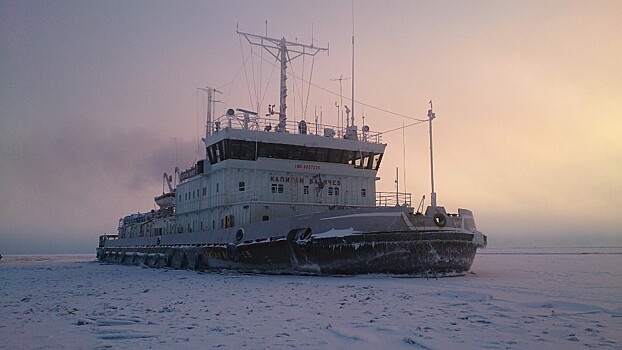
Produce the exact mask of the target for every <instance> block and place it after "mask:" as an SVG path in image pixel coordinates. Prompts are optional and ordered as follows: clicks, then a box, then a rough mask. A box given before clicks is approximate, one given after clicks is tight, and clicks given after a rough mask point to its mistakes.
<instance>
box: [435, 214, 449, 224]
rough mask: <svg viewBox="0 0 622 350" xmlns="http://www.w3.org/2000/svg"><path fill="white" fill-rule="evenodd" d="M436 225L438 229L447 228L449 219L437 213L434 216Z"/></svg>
mask: <svg viewBox="0 0 622 350" xmlns="http://www.w3.org/2000/svg"><path fill="white" fill-rule="evenodd" d="M434 223H435V224H436V226H438V227H445V225H447V218H446V217H445V215H443V214H441V213H436V214H434Z"/></svg>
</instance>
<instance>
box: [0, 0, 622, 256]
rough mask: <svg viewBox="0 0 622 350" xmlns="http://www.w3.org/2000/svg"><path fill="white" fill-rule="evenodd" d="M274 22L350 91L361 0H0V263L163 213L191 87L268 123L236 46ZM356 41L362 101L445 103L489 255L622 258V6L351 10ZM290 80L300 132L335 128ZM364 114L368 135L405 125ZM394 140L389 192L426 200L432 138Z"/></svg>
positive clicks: (323, 106) (324, 80)
mask: <svg viewBox="0 0 622 350" xmlns="http://www.w3.org/2000/svg"><path fill="white" fill-rule="evenodd" d="M266 21H267V22H268V24H267V27H268V34H269V36H272V37H281V36H285V37H286V38H287V39H289V40H292V41H293V40H298V41H299V42H301V43H309V42H310V41H311V38H312V37H313V40H314V45H317V46H329V47H330V52H329V54H326V53H320V54H318V55H317V56H316V58H315V61H314V62H313V83H314V84H316V85H318V86H320V87H322V88H324V89H328V90H330V91H333V92H335V93H337V94H338V92H339V85H338V82H336V81H334V80H331V79H334V78H336V77H339V76H340V75H342V74H343V76H344V77H346V78H350V77H351V50H352V48H351V35H352V4H351V2H350V1H231V2H228V1H181V2H173V3H171V2H159V1H132V2H126V1H106V2H75V1H54V2H39V1H3V2H1V3H0V77H2V78H1V80H0V192H1V193H2V198H3V200H2V202H0V253H8V254H10V253H41V252H67V253H72V252H90V251H94V248H95V245H96V244H97V236H98V235H99V234H102V233H104V232H108V233H111V232H114V231H115V229H116V222H117V220H118V218H119V217H121V216H124V215H126V214H128V213H131V212H136V211H145V210H148V209H151V208H152V207H153V203H152V198H153V196H154V195H157V194H159V193H161V191H162V189H161V185H162V184H161V174H162V173H163V172H164V171H168V172H170V171H171V170H172V168H173V167H174V166H175V165H176V164H179V166H180V168H186V167H189V166H190V165H191V164H192V162H193V160H195V159H196V157H197V144H198V143H197V139H198V138H200V137H201V136H202V135H200V134H199V133H198V131H197V130H201V131H200V132H202V130H203V121H202V117H201V116H200V115H199V114H201V113H202V103H203V100H202V99H203V97H202V95H197V88H198V87H204V86H213V87H217V88H221V90H222V91H223V92H224V94H223V95H222V96H221V101H223V103H222V104H219V105H218V108H220V109H221V111H220V112H222V111H224V110H225V109H226V108H229V107H240V108H248V109H256V103H254V102H251V100H250V98H249V85H250V89H253V80H252V77H253V74H252V72H253V68H254V71H255V73H256V74H255V78H256V80H255V85H261V87H262V88H261V89H260V91H264V90H265V89H266V85H268V87H267V90H266V91H268V92H267V93H266V97H265V98H264V100H263V102H262V103H261V104H260V106H259V110H260V112H261V113H263V112H265V111H266V110H267V104H278V97H277V91H278V87H277V85H276V84H277V83H278V82H277V80H278V70H276V71H274V72H272V69H273V66H272V65H271V64H270V63H269V62H270V60H269V56H268V55H265V53H264V54H263V56H262V53H261V52H260V50H257V49H254V51H253V52H252V53H251V49H250V48H249V47H248V45H246V46H245V45H244V42H243V41H241V40H243V39H240V38H239V37H238V35H237V34H236V28H239V30H240V31H245V32H251V33H257V34H265V31H266ZM354 28H355V36H356V65H355V68H356V76H355V87H356V100H357V101H361V102H363V103H365V104H367V105H369V106H374V107H378V108H381V109H386V110H390V111H394V112H397V113H399V114H403V115H408V116H412V117H414V118H424V117H425V115H426V112H427V108H428V101H429V100H430V99H432V100H433V101H434V109H435V112H436V115H437V119H436V120H435V121H434V143H435V145H434V150H435V175H436V176H435V182H436V192H437V193H438V201H439V204H441V205H444V206H445V207H447V208H448V210H450V211H451V212H455V211H456V210H457V208H458V207H466V208H470V209H472V210H473V211H474V213H475V216H476V220H477V222H478V228H479V229H480V230H481V231H483V232H484V233H486V234H488V235H489V237H490V242H491V245H492V246H495V245H497V246H499V245H506V246H507V245H523V246H524V245H528V246H534V245H558V246H568V245H570V246H571V245H576V244H591V245H608V244H617V245H620V244H622V229H620V227H621V226H622V219H620V216H619V213H618V212H619V209H620V208H622V65H621V64H620V62H622V40H620V37H622V3H621V2H619V1H589V2H588V1H469V2H455V1H435V2H423V1H391V2H385V1H355V2H354ZM312 33H313V36H312ZM249 56H250V57H252V59H249V60H247V61H246V64H247V67H246V70H244V68H243V67H244V66H243V62H244V59H243V57H249ZM261 57H263V61H262V59H261ZM311 64H312V62H311V60H310V59H306V60H305V61H304V63H303V62H298V63H297V64H296V65H293V68H294V69H295V74H296V75H298V76H300V75H302V74H303V73H304V74H305V76H306V77H308V76H309V73H310V72H311V66H312V65H311ZM244 72H246V74H244ZM260 72H261V74H260ZM234 77H235V79H234ZM260 77H261V84H259V82H260ZM295 80H296V79H294V78H293V77H292V78H291V79H290V80H289V82H290V83H293V81H295ZM230 82H231V83H230ZM247 82H249V83H247ZM267 82H269V84H267ZM350 82H351V81H349V80H346V81H343V84H344V86H343V91H344V100H346V101H347V102H346V103H345V104H349V97H350ZM297 84H298V86H297V87H292V86H290V100H289V101H288V102H289V103H288V104H289V106H290V107H289V109H288V111H289V114H290V118H292V119H296V120H300V119H301V118H302V115H303V114H304V115H305V119H307V120H310V119H313V113H314V110H317V111H321V113H322V117H323V121H324V123H330V124H336V116H335V115H336V109H335V101H337V100H338V99H339V97H338V96H337V95H335V94H329V93H327V92H325V91H323V90H320V89H317V88H313V87H312V88H311V91H310V94H309V95H310V98H309V105H308V107H307V109H306V114H305V113H304V103H301V101H302V100H304V95H305V94H304V91H303V90H302V85H303V84H301V83H300V81H298V83H297ZM250 95H253V93H250ZM355 112H356V117H357V118H360V119H358V120H359V121H360V120H361V119H362V117H363V116H364V117H365V123H366V124H368V125H370V127H371V129H372V130H375V131H384V130H391V129H394V128H397V127H400V126H402V125H403V123H405V124H409V123H410V122H412V120H410V119H404V118H401V117H398V116H395V115H390V114H386V113H383V112H381V111H378V110H375V109H373V108H371V107H368V106H364V105H362V104H356V105H355ZM318 113H319V112H318ZM358 124H359V125H360V124H362V122H359V123H358ZM403 139H404V140H405V142H403V141H402V140H403ZM383 141H384V142H386V143H388V147H387V153H386V155H385V158H384V159H383V166H382V168H381V170H380V172H379V176H380V177H381V180H380V181H379V183H378V189H379V190H383V191H392V190H394V186H395V184H394V178H395V168H396V167H399V169H400V170H399V172H400V177H401V180H400V181H401V187H402V188H401V190H404V189H405V190H406V191H408V192H412V193H413V201H416V202H418V200H419V198H421V196H423V195H426V198H429V191H430V190H429V175H428V174H429V160H428V153H427V152H428V148H427V147H428V139H427V125H426V124H421V125H418V126H413V127H410V128H407V129H406V131H405V133H404V134H402V132H401V131H394V132H391V133H387V134H385V135H384V136H383ZM404 150H405V153H404ZM404 155H405V156H404ZM404 158H405V160H406V161H404ZM404 170H405V171H404ZM404 174H405V176H404ZM404 177H405V179H404ZM404 180H405V181H404ZM415 199H416V200H415Z"/></svg>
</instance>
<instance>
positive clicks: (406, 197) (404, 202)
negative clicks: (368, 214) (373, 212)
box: [376, 192, 412, 207]
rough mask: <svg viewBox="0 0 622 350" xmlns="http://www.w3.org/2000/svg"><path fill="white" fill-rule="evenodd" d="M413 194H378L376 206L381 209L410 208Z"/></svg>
mask: <svg viewBox="0 0 622 350" xmlns="http://www.w3.org/2000/svg"><path fill="white" fill-rule="evenodd" d="M411 204H412V193H407V192H376V206H379V207H397V206H405V207H410V206H411Z"/></svg>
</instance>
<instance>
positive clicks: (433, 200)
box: [428, 100, 436, 208]
mask: <svg viewBox="0 0 622 350" xmlns="http://www.w3.org/2000/svg"><path fill="white" fill-rule="evenodd" d="M434 118H436V114H434V112H433V111H432V100H430V109H428V120H429V123H430V182H431V184H432V193H431V198H430V201H431V205H432V208H434V207H436V192H434V156H433V152H432V120H434Z"/></svg>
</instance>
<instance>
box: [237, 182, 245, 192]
mask: <svg viewBox="0 0 622 350" xmlns="http://www.w3.org/2000/svg"><path fill="white" fill-rule="evenodd" d="M245 187H246V184H245V183H244V181H240V182H239V183H238V190H239V191H240V192H244V190H245Z"/></svg>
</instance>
